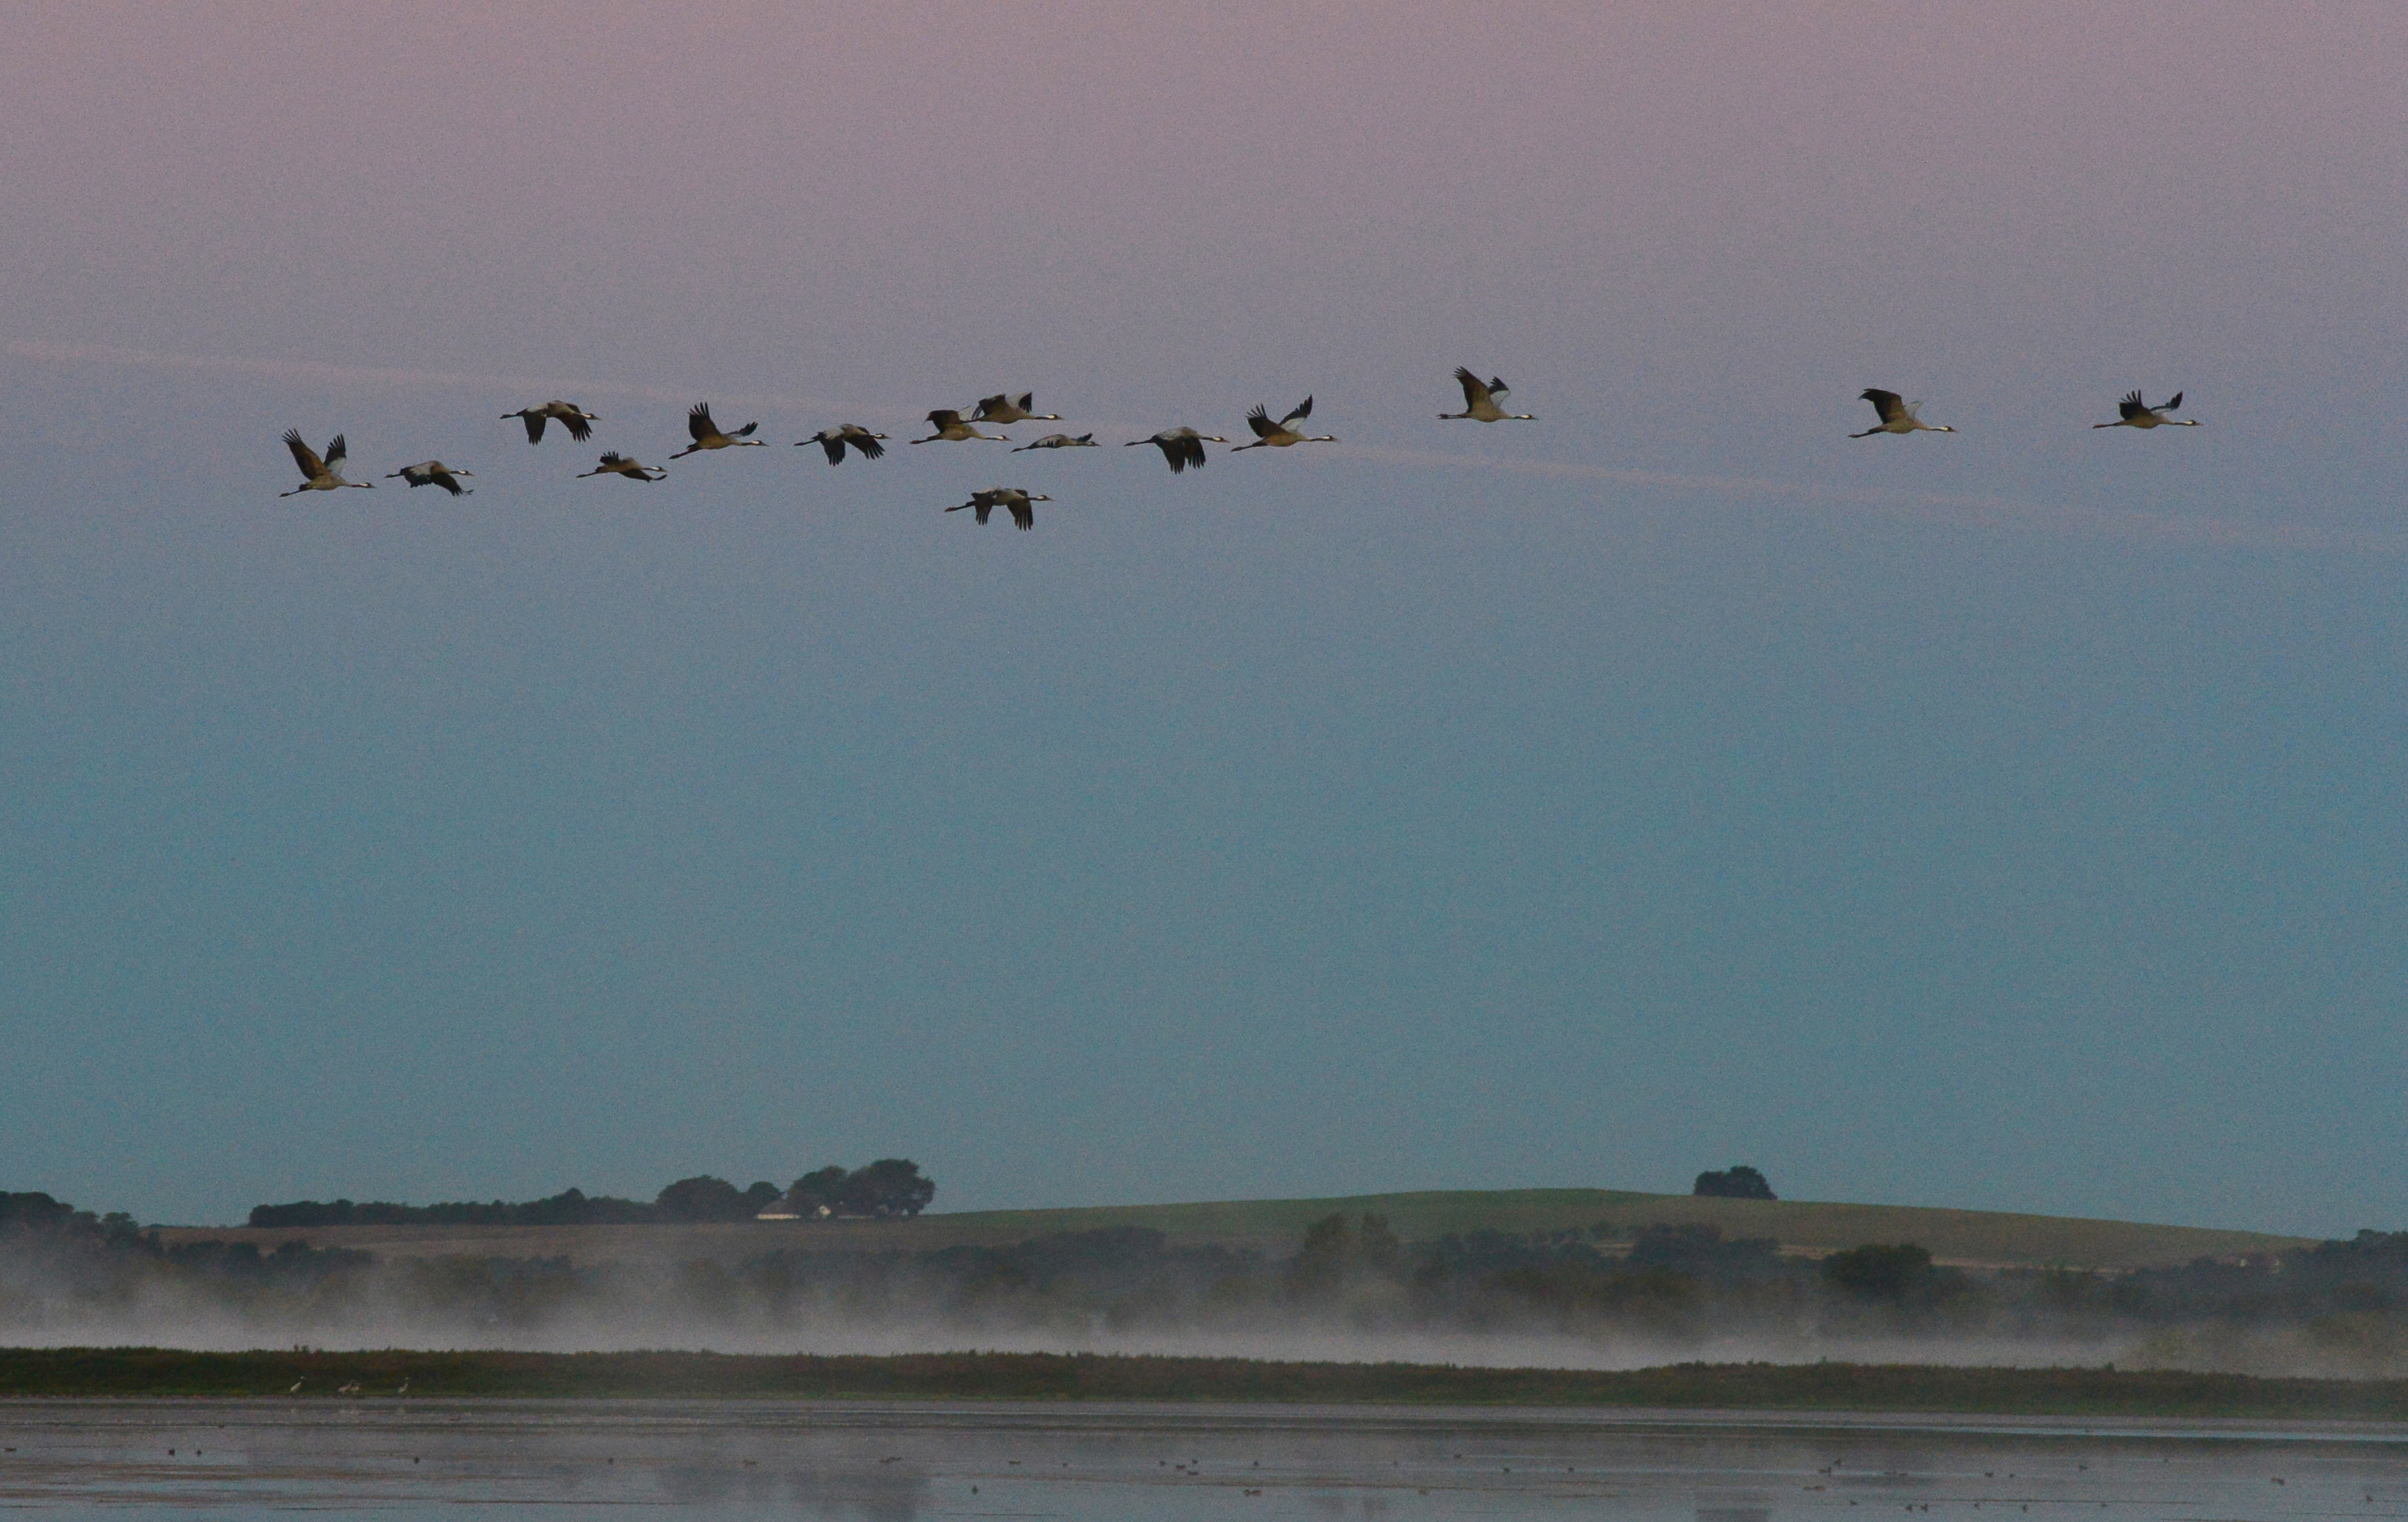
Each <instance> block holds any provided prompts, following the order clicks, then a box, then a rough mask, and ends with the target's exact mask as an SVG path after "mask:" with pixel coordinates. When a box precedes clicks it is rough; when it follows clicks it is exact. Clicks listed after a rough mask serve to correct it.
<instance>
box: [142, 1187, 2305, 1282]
mask: <svg viewBox="0 0 2408 1522" xmlns="http://www.w3.org/2000/svg"><path fill="white" fill-rule="evenodd" d="M1333 1211H1342V1212H1344V1213H1347V1214H1350V1215H1355V1214H1363V1213H1370V1214H1377V1215H1384V1216H1386V1217H1387V1218H1388V1221H1389V1224H1390V1226H1391V1227H1392V1228H1393V1229H1394V1230H1395V1231H1396V1232H1397V1234H1398V1236H1400V1237H1403V1238H1404V1239H1406V1240H1407V1241H1408V1242H1412V1241H1423V1240H1427V1239H1429V1238H1433V1237H1441V1236H1444V1235H1447V1234H1448V1233H1451V1232H1469V1231H1477V1230H1482V1229H1488V1230H1496V1231H1507V1232H1529V1231H1560V1230H1568V1229H1570V1230H1583V1231H1585V1230H1587V1229H1588V1228H1591V1227H1594V1226H1596V1225H1598V1223H1600V1222H1603V1223H1607V1224H1610V1225H1611V1226H1613V1228H1616V1229H1617V1231H1618V1232H1620V1233H1621V1234H1622V1235H1624V1236H1626V1237H1627V1235H1628V1233H1630V1232H1631V1231H1633V1230H1635V1229H1636V1228H1640V1227H1642V1226H1650V1225H1656V1224H1659V1223H1660V1224H1687V1223H1693V1222H1694V1223H1701V1224H1711V1225H1713V1226H1716V1227H1720V1228H1722V1231H1723V1234H1724V1235H1726V1236H1731V1237H1771V1238H1773V1239H1774V1240H1776V1241H1778V1242H1780V1243H1781V1244H1782V1247H1783V1248H1784V1250H1785V1251H1788V1252H1792V1253H1799V1254H1804V1255H1812V1256H1819V1255H1820V1254H1823V1253H1827V1252H1830V1251H1832V1250H1834V1249H1837V1248H1842V1247H1853V1246H1856V1244H1858V1243H1860V1242H1920V1243H1922V1244H1923V1245H1924V1246H1926V1247H1928V1248H1929V1249H1931V1251H1932V1253H1933V1254H1934V1255H1935V1256H1938V1257H1940V1258H1941V1259H1942V1260H1943V1261H1946V1262H1951V1263H1959V1264H1968V1265H1988V1266H2007V1265H2051V1264H2062V1265H2066V1266H2069V1267H2077V1268H2098V1269H2130V1268H2141V1267H2144V1266H2146V1265H2149V1264H2157V1263H2186V1262H2188V1261H2190V1260H2191V1259H2192V1258H2195V1257H2236V1256H2243V1255H2248V1254H2258V1253H2272V1252H2280V1251H2282V1250H2283V1249H2285V1248H2289V1247H2299V1246H2304V1245H2306V1244H2307V1241H2308V1239H2305V1238H2300V1237H2278V1236H2271V1235H2268V1234H2266V1233H2264V1232H2257V1231H2220V1230H2213V1229H2208V1228H2200V1227H2181V1226H2149V1225H2144V1224H2143V1223H2140V1222H2134V1221H2092V1220H2083V1219H2079V1218H2075V1217H2071V1216H2058V1215H2019V1214H2011V1213H2004V1212H1998V1211H1966V1210H1937V1209H1930V1208H1927V1207H1922V1206H1913V1205H1850V1204H1834V1203H1826V1202H1819V1201H1813V1200H1791V1199H1782V1200H1756V1199H1697V1198H1695V1197H1693V1196H1690V1195H1651V1194H1641V1193H1638V1192H1636V1191H1633V1190H1625V1189H1493V1190H1470V1189H1450V1190H1427V1191H1422V1192H1418V1193H1412V1194H1392V1195H1351V1196H1342V1197H1338V1198H1333V1199H1240V1200H1220V1201H1211V1202H1206V1203H1198V1204H1185V1205H1106V1206H1097V1207H1093V1208H1088V1209H1080V1210H1021V1211H963V1212H958V1213H948V1214H939V1215H925V1216H922V1217H921V1218H920V1219H918V1220H916V1221H875V1222H873V1221H838V1222H822V1223H807V1222H799V1221H763V1222H746V1223H740V1224H733V1225H714V1226H632V1227H318V1228H297V1229H294V1230H277V1231H253V1230H251V1229H249V1228H192V1227H185V1228H172V1229H169V1230H167V1231H165V1232H163V1233H162V1235H163V1236H165V1237H166V1238H167V1240H169V1241H171V1242H193V1241H202V1240H222V1241H249V1242H258V1243H260V1244H261V1246H262V1247H263V1248H265V1247H268V1246H272V1245H273V1244H274V1243H276V1242H282V1241H285V1240H288V1239H301V1240H306V1241H308V1242H312V1243H314V1244H316V1245H318V1246H321V1247H335V1246H351V1247H366V1248H368V1249H370V1250H372V1251H375V1252H378V1253H380V1254H383V1255H385V1256H398V1257H412V1256H437V1255H440V1254H447V1253H472V1254H495V1255H500V1256H511V1257H538V1256H557V1255H561V1254H566V1255H567V1256H571V1257H573V1258H575V1259H577V1260H578V1261H580V1262H586V1263H593V1262H607V1261H614V1260H616V1261H625V1260H634V1259H654V1260H659V1259H682V1258H693V1257H715V1258H720V1259H723V1260H733V1259H736V1258H740V1257H747V1256H752V1255H753V1254H756V1253H763V1252H767V1251H770V1250H772V1249H774V1248H780V1247H795V1248H803V1249H806V1250H870V1251H878V1250H904V1251H913V1250H920V1249H925V1248H932V1247H946V1246H953V1245H956V1244H965V1243H967V1244H982V1245H998V1244H1002V1243H1006V1242H1022V1241H1025V1240H1026V1239H1028V1238H1030V1237H1041V1236H1048V1235H1052V1234H1054V1233H1055V1232H1063V1231H1093V1230H1097V1229H1099V1228H1105V1227H1121V1226H1135V1227H1147V1228H1152V1229H1154V1230H1156V1231H1160V1232H1163V1233H1165V1234H1167V1235H1168V1236H1169V1237H1171V1238H1173V1239H1175V1240H1177V1241H1179V1242H1193V1243H1200V1242H1222V1243H1226V1244H1227V1245H1230V1246H1240V1247H1254V1248H1259V1249H1262V1250H1264V1251H1266V1252H1274V1253H1277V1252H1287V1251H1292V1250H1293V1249H1294V1246H1295V1243H1296V1241H1297V1238H1298V1237H1299V1236H1301V1235H1302V1234H1303V1232H1304V1228H1306V1227H1307V1226H1308V1225H1310V1224H1311V1223H1312V1222H1313V1221H1316V1220H1318V1219H1320V1218H1321V1217H1323V1216H1325V1215H1327V1214H1329V1213H1331V1212H1333Z"/></svg>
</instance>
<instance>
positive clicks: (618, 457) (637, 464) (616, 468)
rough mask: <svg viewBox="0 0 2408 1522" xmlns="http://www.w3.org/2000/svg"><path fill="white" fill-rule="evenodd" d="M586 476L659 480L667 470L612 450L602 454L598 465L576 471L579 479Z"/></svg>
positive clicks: (665, 477) (663, 478) (581, 479)
mask: <svg viewBox="0 0 2408 1522" xmlns="http://www.w3.org/2000/svg"><path fill="white" fill-rule="evenodd" d="M588 476H624V477H626V478H627V479H628V480H629V481H661V480H665V479H667V476H668V472H667V471H666V470H664V469H662V468H661V467H658V466H649V465H646V464H644V463H643V462H642V461H640V460H638V459H637V458H636V457H635V456H634V455H632V454H621V453H619V452H617V451H616V450H613V451H612V452H609V453H608V454H605V455H604V456H602V463H601V464H600V465H598V466H595V467H594V468H593V469H591V470H581V471H579V472H578V473H577V479H578V480H579V481H583V480H584V479H585V478H586V477H588Z"/></svg>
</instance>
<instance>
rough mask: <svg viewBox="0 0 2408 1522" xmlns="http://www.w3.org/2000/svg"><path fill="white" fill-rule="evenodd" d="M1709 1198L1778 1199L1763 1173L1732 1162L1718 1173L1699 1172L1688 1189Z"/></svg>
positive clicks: (1692, 1192) (1694, 1193)
mask: <svg viewBox="0 0 2408 1522" xmlns="http://www.w3.org/2000/svg"><path fill="white" fill-rule="evenodd" d="M1689 1192H1690V1193H1691V1194H1693V1195H1703V1196H1705V1197H1706V1198H1707V1199H1780V1198H1781V1197H1780V1196H1779V1195H1777V1194H1774V1193H1773V1192H1772V1185H1770V1184H1768V1183H1767V1182H1765V1177H1764V1175H1763V1174H1761V1173H1759V1172H1757V1171H1756V1170H1755V1169H1753V1168H1749V1167H1747V1166H1746V1165H1745V1164H1733V1165H1732V1166H1731V1167H1729V1168H1727V1169H1724V1170H1722V1171H1721V1172H1719V1173H1700V1174H1699V1175H1698V1183H1697V1186H1696V1187H1695V1188H1693V1189H1691V1190H1690V1191H1689Z"/></svg>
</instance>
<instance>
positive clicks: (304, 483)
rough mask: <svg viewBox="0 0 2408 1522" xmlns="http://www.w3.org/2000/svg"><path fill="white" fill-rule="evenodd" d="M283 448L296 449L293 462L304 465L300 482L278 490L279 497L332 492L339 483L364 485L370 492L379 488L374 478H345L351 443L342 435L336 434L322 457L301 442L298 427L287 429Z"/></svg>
mask: <svg viewBox="0 0 2408 1522" xmlns="http://www.w3.org/2000/svg"><path fill="white" fill-rule="evenodd" d="M284 447H285V448H286V449H289V450H291V451H292V452H293V463H294V465H297V466H299V467H301V484H300V485H298V486H295V487H294V488H293V490H291V491H289V492H279V493H277V494H276V495H279V496H298V495H301V494H302V493H303V492H331V491H333V490H334V489H335V488H336V487H337V486H365V487H366V488H367V489H368V490H370V491H374V490H375V489H376V482H375V481H345V480H344V479H343V465H344V462H345V460H346V459H347V458H348V457H349V455H350V454H351V446H350V445H348V444H346V443H344V442H343V436H342V435H341V434H337V435H336V436H335V437H334V438H333V439H332V440H331V441H329V442H328V443H327V445H326V452H325V454H324V455H323V456H322V457H321V456H320V454H319V453H318V452H317V451H316V450H313V449H311V448H310V447H309V446H308V445H307V444H305V443H303V442H302V441H301V430H300V429H298V428H287V429H285V430H284Z"/></svg>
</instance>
